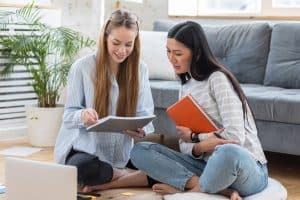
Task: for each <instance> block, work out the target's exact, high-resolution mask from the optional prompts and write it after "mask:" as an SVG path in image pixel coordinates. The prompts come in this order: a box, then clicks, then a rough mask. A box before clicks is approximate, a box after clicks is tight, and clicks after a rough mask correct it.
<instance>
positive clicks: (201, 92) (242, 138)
mask: <svg viewBox="0 0 300 200" xmlns="http://www.w3.org/2000/svg"><path fill="white" fill-rule="evenodd" d="M188 94H191V95H192V96H193V98H194V99H195V100H196V101H197V103H198V104H199V105H200V106H201V107H202V108H203V110H204V111H205V112H206V114H207V115H208V116H209V117H210V118H211V119H212V120H213V121H214V122H215V123H216V125H217V126H218V127H219V128H222V127H223V128H224V131H223V132H222V133H221V136H222V137H223V138H224V139H228V140H229V139H230V140H235V141H238V144H239V145H240V146H242V147H244V148H245V149H247V150H248V151H249V153H250V154H251V155H252V156H253V158H254V159H255V160H257V161H259V162H260V163H262V164H264V163H266V162H267V160H266V158H265V155H264V152H263V149H262V146H261V143H260V141H259V139H258V136H257V129H256V126H255V122H254V118H253V116H252V114H251V111H250V109H249V107H248V106H247V116H246V117H247V119H248V122H247V119H246V120H245V121H244V117H243V110H242V103H241V101H240V99H239V97H238V95H237V94H236V92H235V91H234V89H233V86H232V84H231V82H230V81H229V79H228V78H227V77H226V75H225V74H224V73H223V72H219V71H217V72H214V73H212V74H211V75H210V77H209V78H208V79H207V80H204V81H196V80H195V79H193V78H191V79H190V80H189V81H188V82H187V83H186V84H184V85H182V86H181V88H180V92H179V98H182V97H183V96H185V95H188ZM211 135H212V133H202V134H199V135H198V137H199V140H200V141H203V140H205V139H207V138H208V137H209V136H211ZM179 145H180V150H181V152H183V153H186V154H189V155H191V156H193V154H192V149H193V146H194V143H186V142H184V141H183V140H181V139H180V141H179ZM208 157H209V154H202V155H201V156H200V157H199V158H203V159H205V160H206V161H207V159H208Z"/></svg>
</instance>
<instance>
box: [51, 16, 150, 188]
mask: <svg viewBox="0 0 300 200" xmlns="http://www.w3.org/2000/svg"><path fill="white" fill-rule="evenodd" d="M152 113H153V100H152V95H151V90H150V85H149V80H148V71H147V68H146V66H145V65H143V64H141V63H140V41H139V24H138V20H137V17H136V16H135V15H133V14H131V13H130V12H128V11H125V10H117V11H115V12H113V13H112V14H111V16H110V18H109V19H108V20H107V21H106V23H105V25H104V26H103V29H102V33H101V36H100V41H99V47H98V51H97V54H92V55H88V56H86V57H84V58H81V59H79V60H77V61H76V62H75V63H74V64H73V66H72V67H71V70H70V73H69V77H68V94H67V102H66V105H65V112H64V115H63V123H62V126H61V129H60V132H59V135H58V138H57V142H56V145H55V151H54V154H55V160H56V162H58V163H61V164H67V165H74V166H76V167H77V169H78V184H79V186H81V188H83V191H91V190H93V189H97V186H99V185H101V184H104V183H109V182H111V181H116V180H118V179H119V178H123V179H122V180H124V178H125V183H126V184H125V185H124V186H136V185H140V184H139V183H137V182H135V181H132V179H131V177H132V175H133V176H134V175H135V172H136V171H135V170H133V169H129V168H133V166H132V165H131V164H130V161H129V155H130V151H131V148H132V146H133V138H142V137H144V135H145V134H147V133H150V132H153V126H152V124H149V125H148V126H146V127H145V128H144V129H142V128H141V129H138V130H126V131H125V132H124V134H120V133H110V132H107V133H96V132H87V131H86V127H87V126H89V125H92V124H94V123H96V121H97V120H98V119H100V118H103V117H105V116H107V115H117V116H145V115H151V114H152ZM127 179H128V180H127ZM149 180H150V179H149ZM150 181H151V180H150Z"/></svg>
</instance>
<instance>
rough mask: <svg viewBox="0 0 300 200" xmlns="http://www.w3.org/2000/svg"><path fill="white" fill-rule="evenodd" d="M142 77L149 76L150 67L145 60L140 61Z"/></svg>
mask: <svg viewBox="0 0 300 200" xmlns="http://www.w3.org/2000/svg"><path fill="white" fill-rule="evenodd" d="M139 67H140V70H139V71H140V75H141V76H144V75H146V76H148V66H147V64H146V63H145V62H144V61H143V60H141V61H140V66H139Z"/></svg>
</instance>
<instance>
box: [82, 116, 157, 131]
mask: <svg viewBox="0 0 300 200" xmlns="http://www.w3.org/2000/svg"><path fill="white" fill-rule="evenodd" d="M154 118H155V115H150V116H140V117H120V116H112V115H109V116H107V117H104V118H102V119H100V120H98V121H97V123H96V124H94V125H91V126H89V127H88V128H87V129H86V130H87V131H89V132H119V133H122V132H123V131H124V130H137V129H138V128H143V127H144V126H146V125H147V124H148V123H150V122H151V121H152V120H153V119H154Z"/></svg>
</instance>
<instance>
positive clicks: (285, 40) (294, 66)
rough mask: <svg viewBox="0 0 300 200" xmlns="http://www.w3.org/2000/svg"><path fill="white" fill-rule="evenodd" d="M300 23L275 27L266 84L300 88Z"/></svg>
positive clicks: (282, 24)
mask: <svg viewBox="0 0 300 200" xmlns="http://www.w3.org/2000/svg"><path fill="white" fill-rule="evenodd" d="M299 44H300V23H279V24H275V25H274V26H273V31H272V38H271V46H270V53H269V58H268V64H267V68H266V75H265V80H264V84H265V85H268V86H270V85H271V86H279V87H284V88H300V45H299Z"/></svg>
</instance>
